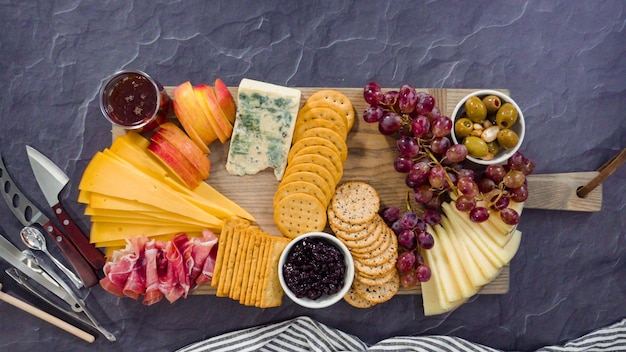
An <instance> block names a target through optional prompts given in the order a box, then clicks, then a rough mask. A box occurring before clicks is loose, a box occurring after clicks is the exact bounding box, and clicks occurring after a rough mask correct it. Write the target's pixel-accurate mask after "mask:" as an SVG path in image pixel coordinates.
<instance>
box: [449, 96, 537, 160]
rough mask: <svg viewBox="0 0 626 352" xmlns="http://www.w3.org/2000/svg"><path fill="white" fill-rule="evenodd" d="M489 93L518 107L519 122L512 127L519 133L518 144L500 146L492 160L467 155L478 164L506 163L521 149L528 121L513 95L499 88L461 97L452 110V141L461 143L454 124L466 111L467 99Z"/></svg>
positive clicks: (503, 101) (468, 158)
mask: <svg viewBox="0 0 626 352" xmlns="http://www.w3.org/2000/svg"><path fill="white" fill-rule="evenodd" d="M487 95H495V96H497V97H499V98H500V100H501V101H502V103H503V104H504V103H511V104H512V105H513V106H514V107H515V109H517V113H518V117H517V122H516V123H515V124H514V125H513V127H511V130H513V132H515V133H517V135H518V137H519V141H518V142H517V145H516V146H515V147H513V148H509V149H506V148H500V151H499V152H498V153H497V154H496V155H495V157H494V158H493V159H491V160H483V159H478V158H474V157H471V156H469V155H468V156H467V160H469V161H472V162H474V163H476V164H480V165H493V164H502V163H505V162H506V161H507V160H508V159H509V158H510V157H511V156H512V155H513V154H515V152H516V151H517V150H518V149H519V147H520V146H521V145H522V142H523V141H524V134H525V132H526V123H525V122H524V114H523V113H522V109H520V107H519V106H518V105H517V103H516V102H515V101H514V100H513V99H511V97H509V96H508V95H506V94H504V93H502V92H499V91H497V90H489V89H484V90H477V91H475V92H472V93H470V94H468V95H466V96H465V97H464V98H463V99H461V101H459V103H458V104H457V105H456V107H455V108H454V111H453V112H452V116H451V119H452V124H453V125H452V126H453V127H452V143H454V144H459V143H460V142H461V141H459V140H457V138H456V133H455V132H454V124H455V123H456V120H458V119H460V118H461V117H462V116H463V114H464V113H465V101H466V100H467V99H469V98H471V97H473V96H477V97H479V98H481V99H482V98H483V97H486V96H487Z"/></svg>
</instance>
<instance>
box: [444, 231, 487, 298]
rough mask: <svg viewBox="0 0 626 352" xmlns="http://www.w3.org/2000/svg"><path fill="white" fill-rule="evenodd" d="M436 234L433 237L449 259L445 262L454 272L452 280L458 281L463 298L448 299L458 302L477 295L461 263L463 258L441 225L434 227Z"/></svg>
mask: <svg viewBox="0 0 626 352" xmlns="http://www.w3.org/2000/svg"><path fill="white" fill-rule="evenodd" d="M433 229H434V230H435V233H434V234H433V237H434V238H435V245H436V246H440V247H441V248H443V249H444V250H443V251H442V252H443V255H444V256H445V257H446V258H447V261H446V262H445V263H446V264H447V265H449V266H450V271H451V272H452V278H453V279H454V280H455V281H456V284H457V287H458V288H459V294H460V296H461V297H448V299H451V300H452V301H456V300H458V299H461V298H468V297H471V296H473V295H475V294H476V292H478V289H477V288H476V286H474V284H473V283H472V282H471V281H470V279H469V276H468V275H467V273H466V272H465V269H463V266H464V263H462V262H461V258H460V256H459V254H457V252H456V248H455V247H454V246H453V245H452V243H451V241H450V238H449V235H448V233H447V231H446V229H444V228H443V227H442V226H441V225H435V226H433Z"/></svg>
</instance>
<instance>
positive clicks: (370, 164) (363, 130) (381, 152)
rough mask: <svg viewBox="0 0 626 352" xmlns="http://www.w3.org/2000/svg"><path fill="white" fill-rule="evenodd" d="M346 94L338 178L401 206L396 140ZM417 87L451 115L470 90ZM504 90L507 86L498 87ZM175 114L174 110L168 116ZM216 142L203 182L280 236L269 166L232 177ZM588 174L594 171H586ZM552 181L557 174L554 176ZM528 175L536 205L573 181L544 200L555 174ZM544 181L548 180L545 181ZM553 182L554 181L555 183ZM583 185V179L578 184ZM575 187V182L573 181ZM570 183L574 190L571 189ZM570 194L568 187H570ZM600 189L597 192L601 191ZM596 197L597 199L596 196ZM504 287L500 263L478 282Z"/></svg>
mask: <svg viewBox="0 0 626 352" xmlns="http://www.w3.org/2000/svg"><path fill="white" fill-rule="evenodd" d="M165 89H166V91H167V93H168V94H169V96H170V97H173V94H172V92H173V89H174V87H165ZM229 89H230V91H231V94H232V95H233V97H235V99H236V97H237V88H236V87H235V88H232V87H231V88H229ZM298 89H300V90H301V92H302V98H301V106H302V105H303V104H304V102H305V101H306V99H307V98H308V97H309V96H311V95H312V94H313V93H315V92H317V91H318V90H321V89H326V88H298ZM333 89H335V90H337V91H340V92H341V93H343V94H345V95H346V96H347V97H348V98H349V99H350V100H351V101H352V104H353V105H354V108H355V111H356V116H355V123H354V126H353V128H352V131H351V132H350V133H349V135H348V139H347V144H348V148H349V153H348V158H347V160H346V162H345V164H344V175H343V179H342V182H346V181H365V182H368V183H369V184H371V185H372V186H373V187H374V188H375V189H376V190H377V191H378V193H379V196H380V198H381V204H382V205H396V206H399V207H401V209H402V206H403V204H404V200H405V198H406V194H407V191H408V188H407V187H406V185H405V182H404V178H405V174H400V173H398V172H396V171H395V170H394V168H393V160H394V158H395V157H396V155H397V150H396V146H395V143H396V139H394V138H392V137H387V136H384V135H382V134H380V133H379V132H378V125H377V124H368V123H366V122H365V121H363V119H362V118H361V114H362V112H363V111H364V110H365V108H366V107H367V104H366V103H365V101H364V100H363V89H362V88H333ZM417 90H418V91H425V92H428V93H430V94H431V95H433V97H434V98H435V101H436V105H437V106H438V107H439V109H440V110H441V113H442V114H443V115H446V116H450V114H451V113H452V111H453V110H454V107H455V106H456V104H457V103H458V102H459V101H460V100H461V99H462V98H463V97H464V96H466V95H467V94H469V93H470V92H472V91H474V89H430V88H418V89H417ZM500 91H502V92H503V93H505V94H508V91H506V90H500ZM170 117H171V118H172V119H175V116H174V115H173V113H171V116H170ZM123 133H124V130H123V129H121V128H113V131H112V135H113V139H115V137H117V136H119V135H121V134H123ZM228 143H229V142H226V143H225V144H221V143H220V142H219V141H217V142H214V143H213V144H211V145H210V146H209V148H210V149H211V154H210V155H209V159H210V160H211V175H210V177H209V179H208V180H207V181H206V182H208V183H209V184H211V186H213V187H214V188H215V189H217V190H218V191H219V192H221V193H222V194H224V195H225V196H227V197H228V198H230V199H231V200H233V201H234V202H236V203H237V204H239V205H240V206H241V207H243V208H244V209H246V210H247V211H248V212H250V213H251V214H252V215H253V216H254V217H255V218H256V220H257V223H258V225H259V226H260V227H261V228H262V229H263V230H264V231H266V232H268V233H270V234H272V235H277V236H281V234H280V232H279V231H278V229H277V228H276V226H275V225H274V221H273V207H272V198H273V196H274V192H275V191H276V189H277V187H278V183H279V182H278V181H277V180H276V178H275V177H274V174H273V170H271V169H268V170H265V171H262V172H260V173H259V174H257V175H247V176H232V175H230V174H229V173H228V172H227V171H226V168H225V165H226V159H227V156H228V145H229V144H228ZM591 177H593V176H591ZM556 179H557V181H558V180H559V179H560V178H559V177H556ZM537 181H538V182H537V183H536V184H535V182H534V179H533V180H531V179H530V178H529V189H530V195H531V198H529V200H528V205H533V207H537V208H541V206H542V205H543V204H554V203H557V204H556V205H554V206H557V205H558V204H563V203H562V201H563V199H564V197H566V196H568V194H569V193H568V192H569V188H571V187H572V185H573V184H574V183H575V182H564V184H565V185H564V186H563V187H564V188H567V189H568V192H563V190H562V189H561V190H560V192H558V193H560V194H561V197H560V198H554V197H551V198H549V199H546V198H544V197H539V196H537V195H536V194H535V193H541V192H537V191H539V190H543V189H544V188H550V187H554V184H555V182H554V177H550V176H547V177H544V178H540V179H538V180H537ZM546 182H548V185H546ZM556 183H558V182H556ZM581 185H582V184H581ZM576 187H577V186H576ZM576 187H574V191H573V192H574V195H575V191H576ZM570 193H571V192H570ZM597 193H598V192H597V190H596V191H594V192H592V194H590V195H589V196H588V197H587V198H586V199H587V200H589V199H597ZM600 194H601V192H600ZM600 202H601V201H600ZM508 290H509V266H508V265H507V266H505V267H504V268H503V269H502V272H501V273H500V275H498V277H497V278H496V279H495V280H493V281H492V282H491V283H489V284H488V285H486V286H485V287H483V289H482V290H481V291H480V293H482V294H504V293H507V292H508ZM400 293H401V294H419V293H421V290H420V288H419V285H418V286H417V287H415V288H413V289H402V290H401V291H400ZM194 294H215V289H214V288H212V287H211V286H210V285H202V286H201V287H199V288H198V289H197V290H196V291H195V292H194Z"/></svg>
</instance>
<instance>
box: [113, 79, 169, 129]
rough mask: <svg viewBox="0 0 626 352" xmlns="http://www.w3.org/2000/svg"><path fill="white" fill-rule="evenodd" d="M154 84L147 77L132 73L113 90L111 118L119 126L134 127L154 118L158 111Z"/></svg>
mask: <svg viewBox="0 0 626 352" xmlns="http://www.w3.org/2000/svg"><path fill="white" fill-rule="evenodd" d="M157 94H158V92H157V91H156V88H155V86H154V84H152V82H151V81H150V80H148V79H147V78H146V77H144V76H141V75H138V74H135V73H130V74H128V75H127V76H125V77H123V78H122V79H120V80H119V81H118V82H117V83H116V84H115V86H114V87H113V89H112V90H111V97H110V98H109V104H110V110H109V111H108V112H109V115H110V118H111V119H112V120H113V121H114V122H115V123H117V124H120V125H124V126H133V125H138V124H141V123H142V122H144V121H146V120H148V119H150V118H152V116H153V115H154V114H155V112H156V110H157Z"/></svg>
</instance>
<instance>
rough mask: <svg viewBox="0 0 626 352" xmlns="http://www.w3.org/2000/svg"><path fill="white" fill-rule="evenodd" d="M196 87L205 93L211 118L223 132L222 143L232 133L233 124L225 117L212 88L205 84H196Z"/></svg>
mask: <svg viewBox="0 0 626 352" xmlns="http://www.w3.org/2000/svg"><path fill="white" fill-rule="evenodd" d="M196 88H197V89H198V90H200V91H202V93H203V94H204V95H205V97H206V99H207V101H206V102H207V104H208V105H209V110H210V111H211V114H212V116H213V119H214V120H215V123H216V124H217V126H218V127H219V129H220V130H222V132H223V133H224V136H225V140H224V141H222V143H224V142H225V141H226V140H227V139H228V138H230V136H231V135H232V134H233V125H232V124H231V122H230V121H229V120H228V118H226V115H225V114H224V111H223V110H222V108H221V107H220V105H219V103H218V101H217V97H216V96H215V91H214V90H213V88H212V87H211V86H209V85H206V84H201V85H198V86H196Z"/></svg>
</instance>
